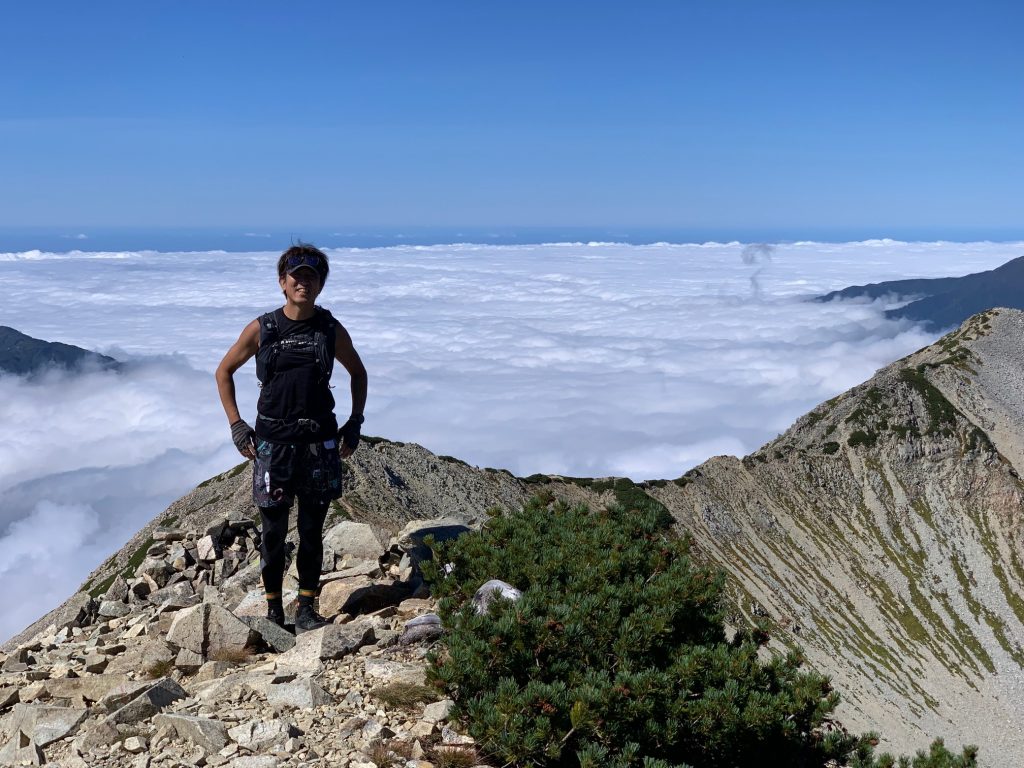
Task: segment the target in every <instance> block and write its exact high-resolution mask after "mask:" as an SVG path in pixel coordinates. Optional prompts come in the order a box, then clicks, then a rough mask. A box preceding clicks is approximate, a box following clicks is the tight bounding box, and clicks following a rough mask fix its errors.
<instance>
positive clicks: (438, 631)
mask: <svg viewBox="0 0 1024 768" xmlns="http://www.w3.org/2000/svg"><path fill="white" fill-rule="evenodd" d="M442 634H444V628H443V627H442V626H441V617H440V616H438V615H437V614H436V613H425V614H423V615H422V616H416V617H415V618H412V619H410V620H409V621H407V622H406V623H405V628H404V630H403V631H402V636H401V637H400V638H399V640H398V642H399V643H401V644H402V645H411V644H412V643H420V642H427V641H430V640H436V639H437V638H439V637H440V636H441V635H442Z"/></svg>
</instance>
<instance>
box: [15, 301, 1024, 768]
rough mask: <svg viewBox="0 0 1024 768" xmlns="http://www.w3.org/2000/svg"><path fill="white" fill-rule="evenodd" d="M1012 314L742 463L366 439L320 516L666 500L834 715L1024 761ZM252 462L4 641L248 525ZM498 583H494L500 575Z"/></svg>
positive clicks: (837, 405)
mask: <svg viewBox="0 0 1024 768" xmlns="http://www.w3.org/2000/svg"><path fill="white" fill-rule="evenodd" d="M1022 352H1024V313H1022V312H1020V311H1017V310H1005V309H1000V310H991V311H989V312H986V313H983V314H981V315H977V316H975V317H973V318H971V319H969V320H968V321H967V322H965V323H964V325H963V326H961V328H959V329H958V330H957V331H955V332H954V333H952V334H949V335H948V336H946V337H944V338H943V339H941V340H940V341H939V342H937V343H936V344H934V345H932V346H930V347H927V348H926V349H923V350H921V351H919V352H917V353H915V354H914V355H911V356H910V357H908V358H905V359H903V360H900V361H897V362H896V363H893V364H892V365H890V366H888V367H886V368H884V369H882V370H881V371H879V372H878V373H877V374H876V375H875V376H874V377H873V378H872V379H871V380H870V381H868V382H865V383H864V384H862V385H860V386H858V387H855V388H853V389H852V390H850V391H848V392H846V393H843V394H842V395H840V396H838V397H836V398H834V399H832V400H830V401H828V402H827V403H824V404H822V405H820V406H819V407H818V408H816V409H814V410H813V411H812V412H811V413H809V414H807V415H806V416H804V417H802V418H801V419H799V420H798V421H797V423H796V424H794V426H793V427H792V428H791V429H789V430H788V431H787V432H786V433H785V434H783V435H781V436H779V437H778V438H777V439H775V440H774V441H772V442H771V443H769V444H768V445H766V446H764V447H763V448H761V449H760V450H759V451H757V452H756V453H754V454H751V455H750V456H747V457H745V458H744V459H742V460H740V459H736V458H734V457H715V458H713V459H711V460H709V461H707V462H705V463H704V464H703V465H701V466H700V467H698V468H696V469H694V470H692V471H690V472H688V473H687V474H686V475H685V476H684V477H682V478H678V479H676V480H670V481H649V482H647V483H640V484H635V485H634V484H633V483H630V482H629V481H627V480H619V481H617V482H613V481H610V480H600V481H594V480H580V479H571V478H558V477H549V476H533V477H530V478H515V477H513V476H512V475H511V474H509V473H508V472H505V471H501V470H492V469H478V468H474V467H470V466H468V465H466V464H465V463H463V462H461V461H459V460H457V459H452V458H450V457H438V456H435V455H434V454H432V453H430V452H429V451H427V450H425V449H423V448H421V447H420V446H416V445H411V444H401V443H395V442H389V441H384V440H369V441H367V442H366V443H365V444H364V445H363V446H362V447H361V448H360V450H359V451H358V452H357V453H356V454H355V455H354V456H353V458H352V459H351V460H350V461H349V464H348V477H347V487H348V488H349V489H350V490H349V491H348V492H347V493H346V496H345V498H344V500H343V502H342V503H341V504H339V505H337V506H336V507H335V509H334V511H333V513H332V515H333V517H335V518H342V517H351V518H352V519H355V520H359V521H363V522H367V523H370V524H371V526H373V527H374V528H375V529H376V530H378V531H380V532H381V534H382V536H383V534H384V533H388V534H390V533H394V532H395V531H397V530H398V529H399V528H401V527H402V526H403V525H404V524H405V523H406V522H407V521H409V520H412V519H422V518H438V517H448V518H457V519H459V520H461V521H463V522H467V523H469V524H470V525H473V524H476V523H478V522H479V521H481V520H482V519H484V513H485V511H486V509H487V508H488V507H491V506H494V505H499V506H504V507H511V506H517V505H519V504H520V503H521V502H522V501H524V500H525V499H526V498H528V497H529V496H530V495H531V494H532V493H535V492H536V491H537V490H539V489H540V488H546V489H548V490H550V491H551V492H553V493H554V494H555V495H558V496H563V497H568V498H570V499H572V500H578V501H585V502H587V503H590V504H605V503H609V502H611V501H613V500H616V499H618V500H620V501H624V502H626V503H628V502H629V501H630V500H631V498H634V497H636V496H637V495H638V494H647V495H649V496H650V497H653V498H655V499H657V500H658V501H660V502H661V503H663V504H664V505H665V506H666V507H667V508H668V509H669V510H670V511H671V512H672V514H673V515H674V516H675V518H676V520H677V521H678V524H679V527H680V528H681V529H683V530H685V531H688V532H689V533H691V534H692V536H693V538H694V540H695V544H696V548H697V549H698V551H699V552H700V553H701V554H702V555H703V556H705V557H708V558H710V559H711V560H713V561H715V562H716V563H718V564H719V565H720V566H721V567H722V568H724V569H725V570H726V571H727V572H728V574H729V576H730V588H731V590H732V592H733V594H734V596H735V602H736V609H735V610H736V612H737V614H743V615H745V616H746V617H747V618H748V619H756V620H761V621H764V622H766V623H767V624H768V625H769V626H770V627H771V628H772V629H773V638H774V640H773V642H774V643H776V644H778V645H790V644H799V645H800V646H801V647H803V648H804V649H805V651H806V653H807V657H808V661H809V663H810V664H812V665H813V666H814V667H816V668H818V669H819V670H821V671H823V672H825V673H827V674H830V675H831V676H832V678H833V680H834V681H835V684H836V687H837V688H838V689H839V690H840V691H841V693H842V694H843V698H844V704H843V705H842V707H841V709H840V714H841V715H842V717H843V719H844V722H845V724H846V725H847V726H848V727H850V728H851V729H854V730H867V729H873V730H878V731H881V732H882V733H883V735H884V736H885V739H886V745H885V746H887V747H893V748H896V749H899V750H900V751H910V750H913V749H917V748H921V747H923V746H925V745H926V744H927V743H928V742H930V741H931V739H932V738H933V737H935V736H944V737H945V738H946V739H947V743H948V744H950V745H951V746H953V745H958V744H961V743H967V742H971V743H978V744H981V745H983V752H982V757H983V764H985V765H992V766H1016V765H1019V764H1021V762H1024V757H1022V756H1024V736H1022V734H1021V730H1022V729H1021V727H1020V723H1021V722H1022V721H1024V718H1022V715H1024V530H1022V524H1024V515H1022V513H1021V502H1022V499H1024V486H1022V483H1021V481H1020V479H1019V476H1018V470H1022V468H1024V355H1022ZM250 482H251V477H250V472H249V469H248V465H247V464H242V465H239V467H236V468H235V469H234V470H231V471H228V472H225V473H224V474H222V475H219V476H217V477H215V478H212V479H211V480H210V481H207V482H206V483H204V484H203V485H202V486H200V487H199V488H197V489H195V490H194V491H193V492H191V493H190V494H188V495H187V496H185V497H183V498H182V499H180V500H179V501H177V502H175V504H173V505H172V506H171V507H170V508H169V509H168V510H167V511H166V512H165V513H163V514H161V515H160V516H158V517H157V518H155V519H154V520H153V521H152V522H151V523H150V524H149V525H147V526H146V527H145V528H143V529H142V530H141V531H140V532H139V533H138V534H137V535H136V536H135V537H134V538H133V540H132V541H130V542H129V543H128V544H127V545H126V546H125V547H124V548H123V549H122V550H120V551H119V552H118V553H116V554H115V555H113V556H112V557H111V558H110V559H109V560H108V561H107V562H105V563H103V564H102V565H101V566H100V567H99V568H98V569H97V570H96V571H95V572H94V573H93V574H91V576H90V578H89V579H88V580H87V582H86V583H85V584H84V585H83V587H82V592H80V593H79V594H78V595H77V596H75V597H73V598H72V599H71V600H69V601H68V603H66V604H65V605H64V606H62V607H61V608H58V609H57V610H55V611H53V612H51V613H50V614H48V615H47V616H46V617H43V619H41V620H40V621H39V622H37V623H36V624H34V625H33V626H32V627H30V628H29V629H28V630H26V632H25V633H22V635H19V636H18V637H17V638H14V639H13V640H12V641H10V642H9V643H7V644H6V646H5V649H8V650H9V649H11V648H13V647H14V646H16V645H17V644H18V643H20V642H23V641H25V640H26V639H27V638H29V637H31V636H32V635H33V634H34V633H37V632H39V631H40V630H42V629H43V628H45V627H46V626H48V625H50V624H56V625H59V624H61V622H62V621H68V620H70V619H68V617H69V616H71V615H72V614H74V615H77V614H78V613H79V612H80V611H81V610H82V605H83V603H85V602H87V601H88V598H89V595H91V596H93V597H99V596H101V595H102V594H103V593H104V591H105V590H106V589H107V588H108V586H109V585H110V584H111V583H112V582H113V581H114V578H115V576H116V575H117V574H119V573H120V574H123V575H125V576H126V577H130V576H131V575H133V574H134V571H135V569H136V568H137V567H138V566H139V564H140V563H141V562H142V561H143V559H144V558H145V555H146V553H147V551H149V549H150V547H151V546H152V544H153V541H152V538H151V537H152V534H153V532H154V530H155V528H156V527H157V526H158V525H165V526H167V525H172V526H176V527H181V528H189V529H197V530H202V529H204V528H206V527H207V526H209V525H211V524H213V523H215V522H216V521H217V520H221V519H224V518H225V517H227V518H231V519H233V520H234V519H240V518H252V517H253V513H254V511H255V510H254V509H253V507H252V504H251V496H250V491H249V484H250ZM495 576H496V577H500V576H501V574H495Z"/></svg>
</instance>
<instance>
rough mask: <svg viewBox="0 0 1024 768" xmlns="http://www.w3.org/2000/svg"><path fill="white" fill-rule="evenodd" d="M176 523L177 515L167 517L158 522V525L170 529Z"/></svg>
mask: <svg viewBox="0 0 1024 768" xmlns="http://www.w3.org/2000/svg"><path fill="white" fill-rule="evenodd" d="M176 522H178V516H177V515H168V516H167V517H165V518H164V519H163V520H161V521H160V525H163V526H165V527H167V528H170V527H171V526H172V525H174V524H175V523H176Z"/></svg>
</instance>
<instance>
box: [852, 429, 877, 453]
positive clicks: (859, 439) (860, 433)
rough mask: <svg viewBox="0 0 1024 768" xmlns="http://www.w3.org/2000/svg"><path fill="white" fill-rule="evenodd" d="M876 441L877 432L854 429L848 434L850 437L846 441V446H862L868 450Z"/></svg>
mask: <svg viewBox="0 0 1024 768" xmlns="http://www.w3.org/2000/svg"><path fill="white" fill-rule="evenodd" d="M877 441H878V433H877V432H865V431H864V430H863V429H855V430H854V431H853V432H851V433H850V436H849V437H848V438H847V440H846V444H847V445H849V446H850V447H851V448H856V447H857V446H858V445H863V446H866V447H868V448H870V447H871V446H873V445H874V444H875V443H876V442H877Z"/></svg>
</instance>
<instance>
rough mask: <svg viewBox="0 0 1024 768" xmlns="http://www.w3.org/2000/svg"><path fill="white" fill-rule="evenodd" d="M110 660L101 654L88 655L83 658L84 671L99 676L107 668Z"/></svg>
mask: <svg viewBox="0 0 1024 768" xmlns="http://www.w3.org/2000/svg"><path fill="white" fill-rule="evenodd" d="M109 663H110V659H109V658H108V657H107V656H104V655H103V654H102V653H90V654H89V655H88V656H86V657H85V671H86V672H89V673H91V674H99V673H100V672H103V671H104V670H105V669H106V668H107V664H109Z"/></svg>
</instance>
